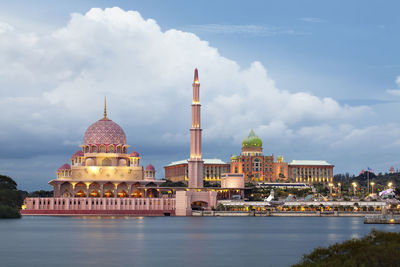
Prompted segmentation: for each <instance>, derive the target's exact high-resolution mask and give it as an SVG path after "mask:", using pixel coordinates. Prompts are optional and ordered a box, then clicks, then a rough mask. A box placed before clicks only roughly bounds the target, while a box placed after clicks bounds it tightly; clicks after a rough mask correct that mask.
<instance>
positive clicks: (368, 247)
mask: <svg viewBox="0 0 400 267" xmlns="http://www.w3.org/2000/svg"><path fill="white" fill-rule="evenodd" d="M399 251H400V233H391V232H382V231H376V230H372V231H371V233H370V234H369V235H367V236H365V237H363V238H361V239H352V240H348V241H345V242H343V243H336V244H334V245H331V246H329V247H327V248H322V247H318V248H316V249H315V250H314V251H313V252H311V253H310V254H308V255H304V256H303V259H302V261H301V262H300V263H298V264H296V265H293V266H295V267H305V266H310V267H311V266H399V260H398V257H397V255H398V252H399Z"/></svg>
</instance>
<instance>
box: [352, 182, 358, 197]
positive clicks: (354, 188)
mask: <svg viewBox="0 0 400 267" xmlns="http://www.w3.org/2000/svg"><path fill="white" fill-rule="evenodd" d="M352 185H353V193H354V195H356V188H357V184H356V182H353V183H352Z"/></svg>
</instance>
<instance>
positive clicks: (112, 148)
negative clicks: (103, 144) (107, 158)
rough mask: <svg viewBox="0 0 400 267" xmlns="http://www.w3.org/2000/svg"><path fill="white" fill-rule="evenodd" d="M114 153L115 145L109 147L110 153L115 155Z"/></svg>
mask: <svg viewBox="0 0 400 267" xmlns="http://www.w3.org/2000/svg"><path fill="white" fill-rule="evenodd" d="M114 152H115V148H114V145H109V146H108V153H114Z"/></svg>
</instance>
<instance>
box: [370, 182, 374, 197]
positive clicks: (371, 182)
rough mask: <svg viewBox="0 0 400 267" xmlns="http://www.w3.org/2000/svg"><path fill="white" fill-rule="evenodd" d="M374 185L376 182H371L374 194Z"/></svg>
mask: <svg viewBox="0 0 400 267" xmlns="http://www.w3.org/2000/svg"><path fill="white" fill-rule="evenodd" d="M374 185H375V183H374V182H371V188H372V192H371V193H372V194H373V193H374Z"/></svg>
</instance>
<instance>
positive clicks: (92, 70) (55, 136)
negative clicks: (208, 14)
mask: <svg viewBox="0 0 400 267" xmlns="http://www.w3.org/2000/svg"><path fill="white" fill-rule="evenodd" d="M0 25H3V24H0ZM1 27H3V26H1ZM3 28H9V30H7V31H0V88H2V89H1V91H0V105H1V106H2V110H7V113H6V112H2V113H0V123H1V125H2V129H3V130H2V131H1V132H0V145H1V146H2V150H1V152H0V157H2V158H7V159H8V161H7V162H9V161H10V158H14V157H22V154H23V155H24V157H31V158H37V157H42V156H43V155H53V154H54V155H58V156H57V157H55V158H54V162H52V164H48V163H47V164H46V166H49V165H51V166H52V168H50V167H48V168H49V169H46V171H45V170H43V169H42V170H40V171H39V170H38V171H37V172H35V170H34V168H33V167H32V169H30V170H31V171H30V172H29V173H26V172H19V170H18V168H19V167H15V168H11V167H10V168H8V169H7V170H10V174H15V175H16V176H17V177H24V178H21V180H22V181H24V179H25V180H26V179H34V178H35V177H37V176H39V175H40V176H41V177H44V176H43V173H44V172H46V173H47V177H46V178H45V179H48V178H51V177H52V175H53V173H54V171H55V169H56V168H57V167H58V165H59V164H61V163H63V162H59V158H60V155H62V154H63V155H64V156H65V159H68V158H69V156H70V155H71V153H73V152H74V150H77V149H78V148H79V147H78V146H77V144H78V141H77V140H81V141H82V139H83V133H84V132H85V130H86V128H87V127H88V126H89V125H90V124H91V123H93V122H94V121H96V120H98V119H100V118H101V116H102V112H103V110H102V108H103V107H102V106H103V97H104V96H105V95H106V96H107V99H108V114H109V117H110V118H111V119H113V120H114V121H115V122H117V123H118V124H120V125H121V126H122V127H123V129H124V130H125V132H126V134H127V139H128V143H129V144H130V145H131V150H135V149H136V150H137V151H138V152H139V153H141V155H142V156H143V160H144V163H148V162H149V161H152V163H153V164H154V165H156V167H157V170H158V177H162V175H163V171H162V166H163V164H166V163H167V162H169V161H172V160H178V159H181V158H184V157H186V156H187V152H188V147H187V144H188V140H189V139H188V128H189V124H190V103H191V97H192V96H191V95H192V90H191V84H192V81H193V69H194V68H195V67H198V68H199V73H200V83H201V102H202V111H203V113H202V122H203V125H202V126H203V128H204V144H205V146H207V147H208V149H207V150H205V154H207V153H208V156H209V157H210V156H211V157H213V156H215V155H218V156H220V157H222V158H223V159H224V160H226V159H227V158H228V156H229V155H230V154H233V153H237V152H238V151H235V150H234V149H237V150H239V148H240V142H241V140H242V138H243V137H244V136H245V135H247V134H248V132H249V130H250V129H251V128H253V129H254V130H255V131H256V133H257V134H258V135H260V137H262V138H263V140H264V144H265V145H264V149H265V153H266V154H270V153H275V151H277V152H279V153H281V152H282V153H287V155H288V157H292V159H293V157H297V158H300V159H301V158H304V157H308V158H310V157H311V156H310V155H314V156H313V157H314V158H321V157H322V158H323V159H336V158H337V159H340V158H341V156H340V155H341V153H347V151H346V148H345V146H343V152H342V151H340V152H338V151H337V150H335V148H334V147H332V146H331V144H333V143H334V144H337V145H338V146H339V145H341V144H343V142H344V141H342V140H352V139H351V138H353V137H352V136H356V137H357V138H358V139H359V140H364V141H366V142H367V141H368V140H369V142H371V140H370V139H369V137H368V136H369V134H370V132H371V131H362V130H359V128H358V127H357V124H359V122H360V121H361V120H362V119H363V118H365V117H367V116H370V115H371V114H373V113H374V112H373V110H371V109H370V108H368V107H365V106H358V107H352V106H348V105H340V104H339V103H338V102H337V101H335V100H334V99H332V98H330V97H328V96H327V97H317V96H315V95H312V94H311V93H306V92H298V93H292V92H290V91H285V90H281V89H279V88H278V87H277V86H276V85H275V82H274V80H273V79H272V77H271V76H270V75H269V74H268V71H267V69H266V68H265V67H264V66H263V64H261V63H260V62H257V61H256V62H253V63H252V64H251V65H250V66H240V65H239V64H238V63H237V62H235V61H233V60H231V59H228V58H225V57H223V56H221V55H220V54H219V53H218V50H217V49H216V48H214V47H212V46H210V45H209V43H208V42H207V41H204V40H201V39H200V38H199V37H198V36H196V35H195V34H193V33H190V32H184V31H181V30H176V29H169V30H166V31H162V30H161V29H160V27H159V25H158V24H157V22H156V21H155V20H153V19H144V18H143V17H142V16H141V15H140V14H139V13H138V12H136V11H124V10H122V9H120V8H117V7H115V8H107V9H104V10H102V9H98V8H93V9H91V10H89V11H88V12H87V13H86V14H78V13H75V14H72V16H71V19H70V21H69V23H68V24H67V25H66V26H64V27H62V28H60V29H57V30H56V31H54V32H49V33H46V34H43V33H38V32H23V31H21V30H19V29H16V28H12V27H3ZM211 28H212V27H211ZM10 29H11V30H10ZM214 29H218V30H221V28H220V27H219V26H218V27H214ZM222 30H223V31H226V32H228V33H229V31H230V30H229V27H225V28H222ZM231 30H232V31H236V32H238V31H239V32H243V33H249V32H250V33H252V32H254V33H257V32H258V33H259V32H263V31H264V30H263V29H259V28H257V27H256V28H253V27H233V29H232V28H231ZM258 33H257V34H258ZM391 127H392V128H393V127H394V126H391ZM394 128H395V127H394ZM357 131H359V132H357ZM380 136H381V137H388V138H389V137H390V136H385V135H384V133H383V131H382V132H380ZM374 137H376V138H379V136H374ZM390 138H391V139H390V140H388V141H385V142H386V143H388V144H389V143H390V142H395V140H393V137H390ZM328 152H329V153H328ZM50 158H51V157H50ZM56 159H57V162H56V161H55V160H56ZM18 162H20V161H18ZM10 166H14V165H12V164H11V165H10ZM48 180H50V179H48Z"/></svg>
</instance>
